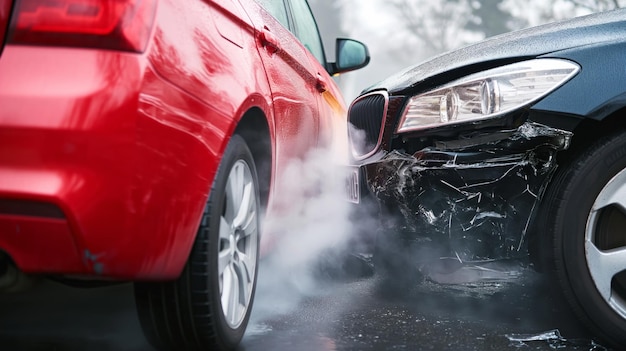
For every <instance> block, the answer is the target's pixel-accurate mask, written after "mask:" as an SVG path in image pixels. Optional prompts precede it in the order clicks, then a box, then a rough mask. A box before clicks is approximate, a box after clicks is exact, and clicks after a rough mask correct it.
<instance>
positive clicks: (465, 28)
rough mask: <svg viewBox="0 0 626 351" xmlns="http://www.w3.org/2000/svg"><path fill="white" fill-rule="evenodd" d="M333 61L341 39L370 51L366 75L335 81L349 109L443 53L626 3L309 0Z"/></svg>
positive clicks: (596, 0)
mask: <svg viewBox="0 0 626 351" xmlns="http://www.w3.org/2000/svg"><path fill="white" fill-rule="evenodd" d="M309 3H310V5H311V8H312V10H313V12H314V14H315V16H316V18H317V22H318V23H317V24H318V26H319V28H320V32H321V35H322V37H323V39H324V45H325V50H326V57H327V58H328V60H329V61H331V62H332V61H334V60H335V41H334V39H335V38H337V37H349V38H352V39H357V40H360V41H362V42H364V43H365V44H367V45H368V47H369V49H370V55H371V57H372V59H371V61H370V64H369V65H368V66H367V67H365V68H364V69H360V70H358V71H355V72H350V73H346V74H343V75H341V76H339V77H336V80H337V82H338V83H339V85H340V87H341V89H342V90H343V93H344V97H345V99H346V103H350V102H351V101H352V100H353V99H354V98H355V97H356V96H357V95H358V94H359V92H360V91H361V90H363V89H365V88H366V87H368V86H370V85H372V84H374V83H376V82H378V81H380V80H382V79H384V78H386V77H387V76H389V75H391V74H393V73H395V72H397V71H400V70H401V69H403V68H405V67H407V66H410V65H413V64H416V63H419V62H421V61H424V60H427V59H428V58H430V57H432V56H435V55H438V54H441V53H443V52H446V51H449V50H453V49H457V48H460V47H462V46H465V45H468V44H471V43H474V42H476V41H479V40H482V39H485V38H487V37H491V36H494V35H498V34H501V33H505V32H509V31H513V30H517V29H522V28H526V27H530V26H536V25H540V24H543V23H547V22H553V21H557V20H562V19H567V18H572V17H576V16H583V15H587V14H590V13H594V12H601V11H608V10H612V9H615V8H618V7H624V6H626V0H367V1H363V0H334V1H329V0H309Z"/></svg>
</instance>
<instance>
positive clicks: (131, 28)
mask: <svg viewBox="0 0 626 351" xmlns="http://www.w3.org/2000/svg"><path fill="white" fill-rule="evenodd" d="M156 1H157V0H19V1H18V2H17V6H16V8H15V11H14V13H13V19H12V22H11V27H10V33H9V42H11V43H16V44H31V45H59V46H77V47H93V48H104V49H114V50H126V51H134V52H142V51H144V50H145V49H146V45H147V43H148V39H149V37H150V32H151V30H152V25H153V23H154V17H155V9H156Z"/></svg>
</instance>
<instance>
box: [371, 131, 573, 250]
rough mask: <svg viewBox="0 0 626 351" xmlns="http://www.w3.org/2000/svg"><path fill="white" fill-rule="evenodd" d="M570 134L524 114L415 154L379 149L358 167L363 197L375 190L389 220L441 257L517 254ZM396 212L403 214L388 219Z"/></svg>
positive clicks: (566, 145)
mask: <svg viewBox="0 0 626 351" xmlns="http://www.w3.org/2000/svg"><path fill="white" fill-rule="evenodd" d="M571 137H572V134H571V133H570V132H567V131H563V130H559V129H555V128H551V127H548V126H545V125H542V124H538V123H534V122H530V121H529V122H526V123H524V124H522V125H521V126H520V127H518V128H515V129H511V130H500V131H497V132H490V133H483V134H480V135H475V136H473V137H471V138H467V139H460V140H454V141H447V142H436V143H434V146H432V147H428V148H424V149H421V150H419V151H417V152H415V153H412V154H408V153H405V152H402V151H396V150H394V151H390V152H379V153H378V154H376V155H374V156H371V157H370V158H368V159H365V160H363V162H362V164H361V165H360V166H359V168H360V175H361V177H362V179H361V182H362V183H364V186H363V188H365V190H364V191H366V194H365V195H364V196H363V197H366V198H367V197H368V196H369V195H373V197H374V198H375V199H377V200H378V202H379V203H380V204H381V205H382V208H383V209H384V211H385V217H388V220H386V222H387V223H390V222H393V223H396V224H397V226H398V228H396V229H398V231H399V232H401V233H403V234H407V233H408V234H407V235H411V236H412V240H416V241H418V242H419V243H420V244H421V245H422V246H423V247H433V248H434V247H436V249H432V250H431V249H429V250H428V251H429V252H430V253H431V254H432V255H434V256H436V257H438V258H441V257H446V256H448V255H449V257H454V258H455V259H458V260H460V261H462V262H475V261H484V260H495V259H505V258H514V257H521V256H524V255H526V252H527V250H526V249H527V240H526V239H527V232H528V230H529V224H530V223H531V220H532V215H533V213H534V211H535V210H536V208H537V205H538V203H539V201H540V199H541V197H542V195H543V193H544V190H545V189H546V186H547V184H548V182H549V180H550V178H551V175H552V174H553V173H554V171H555V169H556V167H557V164H556V159H555V154H556V152H558V151H560V150H564V149H567V148H568V147H569V143H570V140H571ZM367 193H369V194H367ZM393 215H397V217H396V218H395V219H399V220H400V221H397V220H390V219H389V218H393ZM389 216H391V217H389ZM398 217H399V218H398Z"/></svg>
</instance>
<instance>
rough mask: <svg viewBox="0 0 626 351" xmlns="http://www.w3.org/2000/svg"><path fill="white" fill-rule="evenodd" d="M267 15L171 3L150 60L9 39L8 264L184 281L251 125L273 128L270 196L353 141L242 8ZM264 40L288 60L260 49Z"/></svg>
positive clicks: (305, 69)
mask: <svg viewBox="0 0 626 351" xmlns="http://www.w3.org/2000/svg"><path fill="white" fill-rule="evenodd" d="M218 3H219V4H220V5H218ZM0 4H1V5H4V4H6V2H5V1H1V0H0ZM255 6H258V4H257V3H256V2H254V1H252V0H242V3H241V4H240V3H238V2H230V1H226V2H222V1H220V2H217V1H208V0H207V1H197V0H195V1H178V0H163V1H159V2H158V6H157V10H156V15H155V16H156V17H155V24H154V26H153V29H152V35H151V38H150V42H149V44H148V47H147V50H146V51H145V52H143V53H129V52H122V51H114V50H102V49H85V48H69V47H54V46H27V45H19V44H14V43H11V42H10V33H9V41H8V44H6V45H5V47H4V48H3V51H2V54H1V56H0V77H1V78H0V250H2V251H5V252H6V253H8V254H9V256H10V257H11V258H12V259H13V261H14V262H15V263H16V265H17V266H18V267H19V268H20V269H21V270H23V271H24V272H27V273H37V274H62V275H70V276H72V275H78V276H88V277H102V278H113V279H129V280H166V279H174V278H176V277H178V275H179V274H180V272H181V270H182V268H183V266H184V264H185V262H186V260H187V257H188V254H189V251H190V249H191V245H192V243H193V240H194V238H195V234H196V230H197V228H198V224H199V220H200V217H201V214H202V210H203V208H204V206H205V203H206V200H207V196H208V192H209V189H210V186H211V184H212V182H213V177H214V175H215V173H216V170H217V167H218V165H219V161H220V158H221V155H222V153H223V152H224V150H225V147H226V145H227V143H228V140H229V138H230V136H231V135H232V134H233V132H234V131H235V129H236V127H237V125H238V122H239V120H240V119H241V118H242V117H243V116H244V114H245V113H246V112H247V111H250V110H251V109H254V110H257V111H261V112H262V113H263V114H264V115H265V116H266V118H267V124H268V128H269V130H270V136H271V145H272V154H273V155H272V169H273V172H272V175H273V179H272V182H275V181H277V180H276V177H279V176H280V169H281V167H284V165H285V164H286V162H288V160H289V159H290V158H291V157H294V156H298V155H302V154H303V153H304V152H305V151H306V149H308V148H310V147H312V146H314V145H318V143H320V142H321V140H322V138H324V139H326V138H327V137H328V136H326V137H321V135H330V134H329V133H330V129H331V128H333V127H338V128H341V121H343V122H344V123H345V105H344V104H343V101H342V100H341V96H340V95H339V92H338V89H337V88H336V86H335V85H334V82H333V81H332V79H331V78H330V77H329V76H328V74H327V73H326V72H325V71H324V69H323V67H322V66H321V65H320V64H318V63H316V62H315V63H313V60H314V59H313V58H312V56H311V55H310V54H309V53H308V51H307V50H305V49H304V47H303V46H302V45H300V44H299V43H298V44H297V45H296V39H295V38H293V36H292V34H291V33H289V32H288V31H287V30H286V29H285V28H283V27H281V26H280V25H278V23H277V22H276V21H275V20H274V19H273V17H271V16H269V15H267V17H264V18H252V19H251V18H249V17H248V15H247V13H248V12H249V11H246V10H244V9H249V8H252V7H255ZM259 11H261V10H259ZM255 12H257V11H256V10H255ZM0 13H2V12H1V10H0ZM265 26H268V27H271V30H272V31H273V32H276V33H277V37H280V38H284V39H285V42H284V45H285V47H286V51H284V52H282V53H274V54H271V53H268V52H267V50H266V48H265V47H264V46H263V45H261V44H260V42H259V40H258V38H259V33H260V32H259V31H260V30H262V29H263V28H264V27H265ZM281 44H282V41H281ZM281 55H283V56H281ZM285 55H287V56H285ZM289 55H293V56H289ZM290 60H291V61H290ZM305 61H306V62H307V63H308V64H307V65H306V66H305V65H302V62H305ZM310 67H316V69H315V68H314V69H311V68H310ZM320 83H323V84H322V85H325V86H326V91H325V92H321V91H320V90H318V89H317V88H316V87H317V85H318V84H320ZM343 128H345V126H344V127H343ZM327 129H328V132H329V133H326V132H325V133H321V132H322V130H327ZM337 133H339V134H341V133H342V132H337ZM339 134H338V135H339ZM40 205H41V206H40ZM40 207H42V208H43V209H44V210H39V208H40ZM269 211H272V208H271V196H270V208H269Z"/></svg>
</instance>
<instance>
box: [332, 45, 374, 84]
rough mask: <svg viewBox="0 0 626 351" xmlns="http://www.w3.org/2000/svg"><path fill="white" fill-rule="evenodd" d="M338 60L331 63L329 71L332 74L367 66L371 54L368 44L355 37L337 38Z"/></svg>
mask: <svg viewBox="0 0 626 351" xmlns="http://www.w3.org/2000/svg"><path fill="white" fill-rule="evenodd" d="M336 60H337V62H334V63H329V69H328V73H330V74H331V75H335V74H339V73H344V72H349V71H354V70H356V69H359V68H362V67H365V66H367V64H368V63H369V62H370V54H369V51H368V50H367V46H366V45H365V44H363V43H361V42H360V41H357V40H353V39H345V38H337V44H336Z"/></svg>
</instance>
